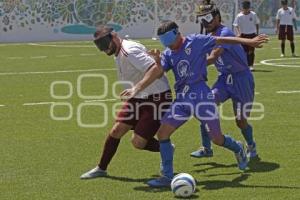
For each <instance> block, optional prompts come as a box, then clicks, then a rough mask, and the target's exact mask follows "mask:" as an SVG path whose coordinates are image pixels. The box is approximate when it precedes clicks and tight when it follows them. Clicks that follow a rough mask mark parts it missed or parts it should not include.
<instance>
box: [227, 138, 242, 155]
mask: <svg viewBox="0 0 300 200" xmlns="http://www.w3.org/2000/svg"><path fill="white" fill-rule="evenodd" d="M223 147H225V148H227V149H229V150H231V151H233V152H234V153H239V152H240V151H241V147H240V145H238V143H237V142H236V141H235V140H234V139H233V138H232V137H230V136H229V135H224V144H223Z"/></svg>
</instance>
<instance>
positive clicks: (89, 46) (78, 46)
mask: <svg viewBox="0 0 300 200" xmlns="http://www.w3.org/2000/svg"><path fill="white" fill-rule="evenodd" d="M25 45H30V46H39V47H56V48H95V46H94V45H59V44H58V45H57V44H38V43H28V44H25Z"/></svg>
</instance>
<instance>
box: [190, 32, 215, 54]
mask: <svg viewBox="0 0 300 200" xmlns="http://www.w3.org/2000/svg"><path fill="white" fill-rule="evenodd" d="M194 41H195V42H196V45H197V48H198V49H199V50H198V51H199V52H200V54H207V53H210V52H211V51H212V50H213V48H214V47H215V46H216V38H215V37H213V36H210V35H200V34H198V35H196V36H195V39H194Z"/></svg>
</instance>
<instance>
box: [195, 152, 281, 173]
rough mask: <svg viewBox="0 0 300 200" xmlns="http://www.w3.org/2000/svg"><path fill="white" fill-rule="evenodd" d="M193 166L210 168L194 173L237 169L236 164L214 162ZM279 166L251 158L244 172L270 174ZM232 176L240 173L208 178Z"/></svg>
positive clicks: (258, 158)
mask: <svg viewBox="0 0 300 200" xmlns="http://www.w3.org/2000/svg"><path fill="white" fill-rule="evenodd" d="M194 166H210V167H207V168H204V169H196V170H194V171H195V172H198V173H199V172H206V171H208V170H212V169H219V168H233V167H237V164H231V165H224V164H219V163H216V162H208V163H200V164H195V165H194ZM279 168H280V165H279V164H278V163H273V162H266V161H262V160H261V158H260V157H258V156H257V157H254V158H252V159H251V160H250V161H249V163H248V169H247V170H245V172H247V173H250V172H271V171H274V170H276V169H279ZM234 174H240V173H229V174H216V175H208V176H217V175H234Z"/></svg>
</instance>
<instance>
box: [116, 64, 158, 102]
mask: <svg viewBox="0 0 300 200" xmlns="http://www.w3.org/2000/svg"><path fill="white" fill-rule="evenodd" d="M163 74H164V71H163V69H162V67H161V66H160V64H158V63H155V64H153V65H152V66H151V67H149V69H148V70H147V71H146V73H145V75H144V78H143V79H142V80H141V81H140V82H138V83H137V84H136V85H135V86H133V87H132V88H130V89H126V90H124V91H123V92H121V94H120V97H121V99H130V98H132V97H134V96H135V95H137V94H138V93H139V92H140V91H142V90H144V89H145V88H146V87H148V86H149V85H150V84H151V83H153V82H154V81H155V80H156V79H158V78H160V77H161V76H162V75H163Z"/></svg>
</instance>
